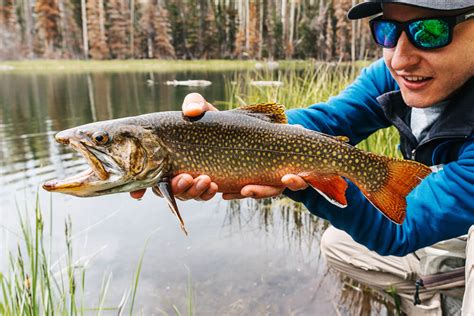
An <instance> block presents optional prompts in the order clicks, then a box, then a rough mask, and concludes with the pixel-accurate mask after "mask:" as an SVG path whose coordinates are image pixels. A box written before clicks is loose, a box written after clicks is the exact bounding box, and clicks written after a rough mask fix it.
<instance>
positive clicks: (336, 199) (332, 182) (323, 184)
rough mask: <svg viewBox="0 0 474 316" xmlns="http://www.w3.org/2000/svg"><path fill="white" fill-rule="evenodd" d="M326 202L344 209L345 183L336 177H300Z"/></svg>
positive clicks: (345, 204)
mask: <svg viewBox="0 0 474 316" xmlns="http://www.w3.org/2000/svg"><path fill="white" fill-rule="evenodd" d="M302 178H303V179H304V180H305V181H306V182H308V184H309V185H310V186H312V187H313V188H314V189H315V190H316V191H318V193H319V194H321V195H322V196H324V197H325V198H326V200H328V201H329V202H331V203H332V204H334V205H336V206H339V207H342V208H344V207H346V206H347V200H346V189H347V187H348V185H347V182H346V181H345V180H344V179H343V178H342V177H340V176H337V175H308V176H302Z"/></svg>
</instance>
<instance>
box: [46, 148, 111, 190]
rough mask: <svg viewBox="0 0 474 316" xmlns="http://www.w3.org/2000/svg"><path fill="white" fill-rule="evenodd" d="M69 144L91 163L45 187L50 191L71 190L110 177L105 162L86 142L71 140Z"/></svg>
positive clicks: (50, 182) (47, 183)
mask: <svg viewBox="0 0 474 316" xmlns="http://www.w3.org/2000/svg"><path fill="white" fill-rule="evenodd" d="M68 144H69V145H70V146H71V148H73V149H74V150H76V151H77V152H79V153H81V154H82V155H83V156H84V158H85V159H86V160H87V163H88V164H89V168H88V169H87V170H85V171H83V172H80V173H78V174H76V175H73V176H70V177H67V178H65V179H61V180H60V179H55V180H51V181H48V182H46V183H44V184H43V188H44V189H45V190H47V191H50V192H56V191H65V190H67V191H69V190H74V189H80V188H82V187H84V186H86V185H88V184H92V183H94V182H98V181H105V180H107V179H108V178H109V177H110V174H109V172H107V170H106V169H105V167H104V164H103V163H102V162H101V161H100V159H99V158H97V156H96V155H94V154H93V153H92V152H91V150H89V149H88V147H87V146H86V145H84V144H81V143H80V142H77V141H70V142H68Z"/></svg>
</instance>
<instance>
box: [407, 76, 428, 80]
mask: <svg viewBox="0 0 474 316" xmlns="http://www.w3.org/2000/svg"><path fill="white" fill-rule="evenodd" d="M405 79H406V80H408V81H422V80H426V79H428V77H419V76H405Z"/></svg>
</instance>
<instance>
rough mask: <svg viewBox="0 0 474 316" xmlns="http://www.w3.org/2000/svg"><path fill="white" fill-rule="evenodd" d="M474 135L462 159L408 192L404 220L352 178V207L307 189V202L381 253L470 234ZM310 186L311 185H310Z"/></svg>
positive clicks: (473, 215)
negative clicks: (396, 219)
mask: <svg viewBox="0 0 474 316" xmlns="http://www.w3.org/2000/svg"><path fill="white" fill-rule="evenodd" d="M473 183H474V137H473V138H471V139H470V140H469V141H468V142H467V143H466V144H465V146H464V148H462V149H461V152H460V155H459V159H458V160H457V161H455V162H451V163H449V164H447V165H445V166H444V168H443V169H442V170H441V171H439V172H437V173H432V174H430V175H429V176H428V177H426V178H425V179H424V180H423V181H422V182H421V183H420V185H418V186H417V187H416V188H415V189H414V190H413V191H412V192H410V194H409V195H408V196H407V214H406V218H405V221H404V222H403V224H402V225H397V224H394V223H392V222H391V221H390V220H389V219H387V218H386V217H385V216H384V215H383V214H382V213H381V212H379V211H378V210H377V209H375V208H374V207H373V206H372V204H370V202H368V200H367V199H366V198H365V197H364V196H363V195H362V193H361V192H360V191H359V189H358V188H357V187H356V186H355V185H354V184H352V183H349V188H348V190H347V193H346V197H347V202H348V206H347V207H346V208H344V209H341V208H338V207H336V206H334V205H332V204H330V203H329V202H327V201H326V200H325V199H324V198H319V197H316V198H315V196H316V193H314V194H309V193H308V194H305V195H304V197H303V198H302V200H301V201H302V202H303V203H304V204H305V205H306V207H307V208H308V209H309V210H310V211H311V212H312V213H314V214H316V215H318V216H320V217H322V218H325V219H327V220H329V221H330V222H331V223H332V224H333V225H334V226H335V227H337V228H339V229H342V230H344V231H346V232H347V233H348V234H349V235H351V236H352V238H353V239H354V240H355V241H357V242H358V243H360V244H363V245H365V246H366V247H367V248H369V249H371V250H374V251H376V252H378V253H379V254H381V255H396V256H404V255H406V254H408V253H411V252H413V251H415V250H417V249H419V248H422V247H426V246H429V245H432V244H434V243H436V242H438V241H441V240H446V239H450V238H454V237H457V236H460V235H463V234H466V233H467V232H468V230H469V227H470V226H471V225H474V185H473ZM306 191H307V190H306Z"/></svg>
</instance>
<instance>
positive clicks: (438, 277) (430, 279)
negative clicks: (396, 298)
mask: <svg viewBox="0 0 474 316" xmlns="http://www.w3.org/2000/svg"><path fill="white" fill-rule="evenodd" d="M464 274H465V268H464V267H460V268H457V269H454V270H451V271H448V272H441V273H436V274H428V275H425V276H423V277H421V278H420V279H418V280H416V282H415V295H414V297H413V305H418V304H420V303H421V300H420V296H419V292H420V287H422V288H424V289H426V290H431V289H433V290H447V289H452V288H457V287H462V286H464V285H465V279H464Z"/></svg>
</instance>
